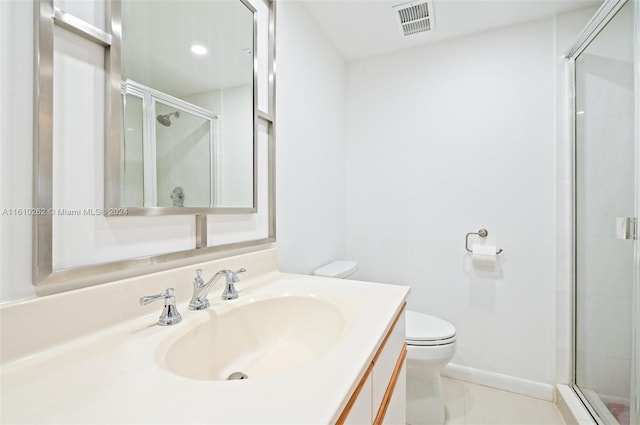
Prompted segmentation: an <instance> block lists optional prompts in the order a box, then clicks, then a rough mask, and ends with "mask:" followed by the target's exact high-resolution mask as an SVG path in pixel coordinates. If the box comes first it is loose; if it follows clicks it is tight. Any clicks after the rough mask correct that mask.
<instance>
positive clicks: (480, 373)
mask: <svg viewBox="0 0 640 425" xmlns="http://www.w3.org/2000/svg"><path fill="white" fill-rule="evenodd" d="M441 375H442V376H444V377H447V378H453V379H457V380H459V381H466V382H470V383H472V384H479V385H484V386H485V387H491V388H497V389H499V390H503V391H509V392H512V393H516V394H522V395H526V396H529V397H534V398H539V399H541V400H547V401H553V385H551V384H544V383H542V382H536V381H529V380H527V379H522V378H516V377H514V376H509V375H503V374H501V373H495V372H488V371H486V370H481V369H474V368H472V367H468V366H461V365H457V364H451V363H450V364H448V365H447V366H446V367H445V368H444V369H443V370H442V372H441Z"/></svg>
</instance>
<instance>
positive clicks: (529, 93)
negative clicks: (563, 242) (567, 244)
mask: <svg viewBox="0 0 640 425" xmlns="http://www.w3.org/2000/svg"><path fill="white" fill-rule="evenodd" d="M553 24H554V20H553V19H552V18H549V19H546V20H542V21H537V22H533V23H529V24H524V25H519V26H515V27H509V28H505V29H500V30H496V31H491V32H486V33H482V34H477V35H473V36H468V37H463V38H459V39H455V40H451V41H446V42H441V43H437V44H434V45H431V46H427V47H424V48H418V49H411V50H406V51H402V52H398V53H395V54H391V55H386V56H380V57H375V58H371V59H365V60H360V61H356V62H352V63H350V64H349V68H348V72H349V74H348V75H349V80H348V125H347V128H348V133H347V134H348V137H347V164H348V167H347V254H348V256H349V257H350V258H353V259H355V260H357V261H359V262H360V267H361V269H360V270H361V271H360V272H359V273H358V275H357V276H358V278H360V279H363V280H374V281H381V282H389V283H397V284H407V285H411V287H412V292H411V295H410V298H409V307H410V308H412V309H415V310H418V311H422V312H425V313H430V314H433V315H435V316H439V317H442V318H444V319H446V320H448V321H450V322H451V323H453V324H454V325H455V326H456V329H457V335H458V351H457V354H456V356H455V358H454V359H453V363H456V364H458V365H461V366H467V367H472V368H476V369H481V370H484V371H488V372H495V373H500V374H506V375H509V376H513V377H518V378H522V379H526V380H531V381H536V382H542V383H552V382H554V378H555V376H554V372H555V290H556V288H555V235H554V218H555V193H554V191H555V180H554V173H555V169H554V166H555V163H554V157H555V145H554V134H555V132H554V65H555V61H554V54H555V52H554V50H555V49H554V26H553ZM480 228H486V229H487V230H488V231H489V236H488V238H487V242H488V243H491V244H494V245H497V246H498V247H500V248H502V249H504V252H503V253H502V254H501V255H500V263H499V265H498V268H497V271H496V272H494V273H485V274H483V273H481V272H479V271H478V270H476V269H474V268H473V267H472V266H471V264H470V261H469V260H470V258H469V256H468V255H467V253H466V251H465V248H464V239H465V234H466V233H467V232H477V231H478V229H480ZM475 240H478V239H475Z"/></svg>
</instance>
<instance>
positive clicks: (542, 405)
mask: <svg viewBox="0 0 640 425" xmlns="http://www.w3.org/2000/svg"><path fill="white" fill-rule="evenodd" d="M448 386H449V389H450V392H449V394H454V395H456V394H458V392H456V390H455V387H454V386H453V385H451V384H450V383H448ZM462 386H463V393H464V407H465V414H464V423H465V424H467V425H483V424H487V425H489V424H490V425H500V424H504V425H519V424H523V425H528V424H531V425H534V424H535V425H546V424H549V425H565V422H564V421H563V419H562V417H561V415H560V412H559V411H558V409H557V408H556V406H555V404H553V403H551V402H548V401H544V400H539V399H535V398H531V397H526V396H522V395H519V394H513V393H509V392H506V391H501V390H496V389H493V388H488V387H483V386H481V385H476V384H470V383H462ZM452 388H453V389H452ZM446 397H447V393H445V399H446ZM445 403H447V400H445ZM453 419H455V420H456V421H457V422H453V421H452V422H447V424H450V423H451V424H453V423H461V422H459V420H458V418H453Z"/></svg>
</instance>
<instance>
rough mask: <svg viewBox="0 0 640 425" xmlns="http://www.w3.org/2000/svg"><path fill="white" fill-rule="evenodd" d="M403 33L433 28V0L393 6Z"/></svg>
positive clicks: (407, 34)
mask: <svg viewBox="0 0 640 425" xmlns="http://www.w3.org/2000/svg"><path fill="white" fill-rule="evenodd" d="M393 9H394V10H395V12H396V17H397V20H398V25H399V27H400V31H401V32H402V35H404V36H405V37H408V36H410V35H414V34H419V33H421V32H427V31H431V30H432V29H433V3H432V2H431V1H427V2H425V1H422V2H411V3H404V4H401V5H398V6H393Z"/></svg>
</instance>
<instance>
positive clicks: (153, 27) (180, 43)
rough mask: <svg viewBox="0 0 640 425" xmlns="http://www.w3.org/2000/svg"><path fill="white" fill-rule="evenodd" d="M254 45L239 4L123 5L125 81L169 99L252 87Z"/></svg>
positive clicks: (247, 14) (134, 1)
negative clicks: (198, 51) (199, 50)
mask: <svg viewBox="0 0 640 425" xmlns="http://www.w3.org/2000/svg"><path fill="white" fill-rule="evenodd" d="M0 1H2V0H0ZM193 44H200V45H203V46H206V48H207V49H208V52H207V54H206V55H204V56H196V55H194V54H193V53H192V52H191V50H190V46H191V45H193ZM252 46H253V14H252V13H251V11H250V10H249V9H247V7H246V6H244V5H243V4H242V3H241V2H240V1H239V0H215V1H197V0H196V1H141V0H126V1H123V2H122V58H123V77H124V78H123V79H127V78H129V79H132V80H134V81H137V82H138V83H141V84H144V85H146V86H148V87H153V88H155V89H156V90H160V91H163V92H165V93H167V94H170V95H172V96H176V97H180V98H182V97H184V96H187V95H192V94H196V93H204V92H207V91H212V90H218V89H221V88H227V87H237V86H244V85H249V84H251V83H252V81H253V55H252V52H253V50H252Z"/></svg>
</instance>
